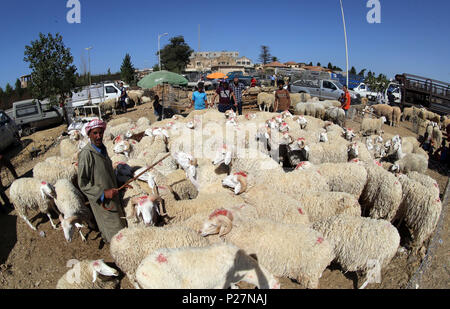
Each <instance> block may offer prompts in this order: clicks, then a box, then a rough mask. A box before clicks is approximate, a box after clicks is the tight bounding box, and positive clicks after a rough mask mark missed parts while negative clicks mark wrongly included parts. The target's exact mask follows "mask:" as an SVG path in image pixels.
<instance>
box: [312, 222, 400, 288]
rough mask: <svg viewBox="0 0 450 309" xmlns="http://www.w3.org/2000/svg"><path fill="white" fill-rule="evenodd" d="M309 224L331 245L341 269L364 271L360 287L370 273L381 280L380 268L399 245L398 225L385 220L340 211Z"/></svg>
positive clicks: (386, 263)
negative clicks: (364, 276) (340, 212)
mask: <svg viewBox="0 0 450 309" xmlns="http://www.w3.org/2000/svg"><path fill="white" fill-rule="evenodd" d="M312 227H313V229H315V230H316V231H319V232H321V233H322V234H323V236H324V238H325V239H327V240H329V241H330V243H331V244H332V245H333V252H334V255H335V261H336V262H337V263H339V265H341V267H342V269H343V271H344V272H347V271H362V272H365V273H366V274H367V280H366V282H365V283H364V284H363V285H362V286H361V288H364V287H365V285H366V284H367V283H369V281H368V280H369V279H370V278H371V277H372V276H375V277H376V278H375V279H376V280H375V282H377V281H378V282H377V283H381V278H380V277H378V276H381V269H382V268H383V267H386V266H387V265H388V264H389V262H390V261H391V260H392V258H393V257H394V256H395V254H396V253H397V249H398V247H399V245H400V235H399V233H398V231H397V229H396V228H395V227H394V226H393V225H391V224H390V223H389V222H388V221H385V220H375V219H370V218H363V217H355V216H349V215H344V214H343V215H338V216H334V217H330V218H327V219H325V220H323V221H319V222H315V223H314V224H313V226H312ZM375 282H374V283H375Z"/></svg>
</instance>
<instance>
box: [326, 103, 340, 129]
mask: <svg viewBox="0 0 450 309" xmlns="http://www.w3.org/2000/svg"><path fill="white" fill-rule="evenodd" d="M325 119H326V120H329V121H332V122H334V123H335V124H337V125H339V126H341V127H343V126H344V123H345V112H344V110H343V109H342V108H339V107H332V108H329V109H327V110H326V111H325Z"/></svg>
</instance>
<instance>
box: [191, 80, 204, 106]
mask: <svg viewBox="0 0 450 309" xmlns="http://www.w3.org/2000/svg"><path fill="white" fill-rule="evenodd" d="M197 87H198V90H197V91H195V92H194V93H192V98H191V105H190V106H189V108H192V106H194V108H195V110H202V109H205V108H206V107H207V106H208V97H207V96H206V93H205V90H204V84H203V83H202V82H200V83H198V85H197Z"/></svg>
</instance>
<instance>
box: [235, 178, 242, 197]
mask: <svg viewBox="0 0 450 309" xmlns="http://www.w3.org/2000/svg"><path fill="white" fill-rule="evenodd" d="M241 186H242V185H241V182H240V181H239V182H238V184H237V185H236V186H235V187H234V194H236V195H238V194H239V193H241Z"/></svg>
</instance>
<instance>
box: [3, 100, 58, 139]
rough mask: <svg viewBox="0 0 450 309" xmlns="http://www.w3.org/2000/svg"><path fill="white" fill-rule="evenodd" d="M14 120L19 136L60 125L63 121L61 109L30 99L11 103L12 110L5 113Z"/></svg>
mask: <svg viewBox="0 0 450 309" xmlns="http://www.w3.org/2000/svg"><path fill="white" fill-rule="evenodd" d="M6 113H7V114H8V116H9V117H10V118H11V119H13V120H14V122H15V124H16V125H17V127H18V129H19V132H20V135H21V136H26V135H30V134H32V133H33V132H34V131H35V130H36V129H40V128H44V127H48V126H51V125H54V124H61V123H62V122H63V121H64V114H63V109H62V108H60V107H54V106H52V105H50V104H42V103H41V102H40V101H39V100H35V99H30V100H24V101H19V102H14V103H13V108H11V109H9V110H7V111H6Z"/></svg>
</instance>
